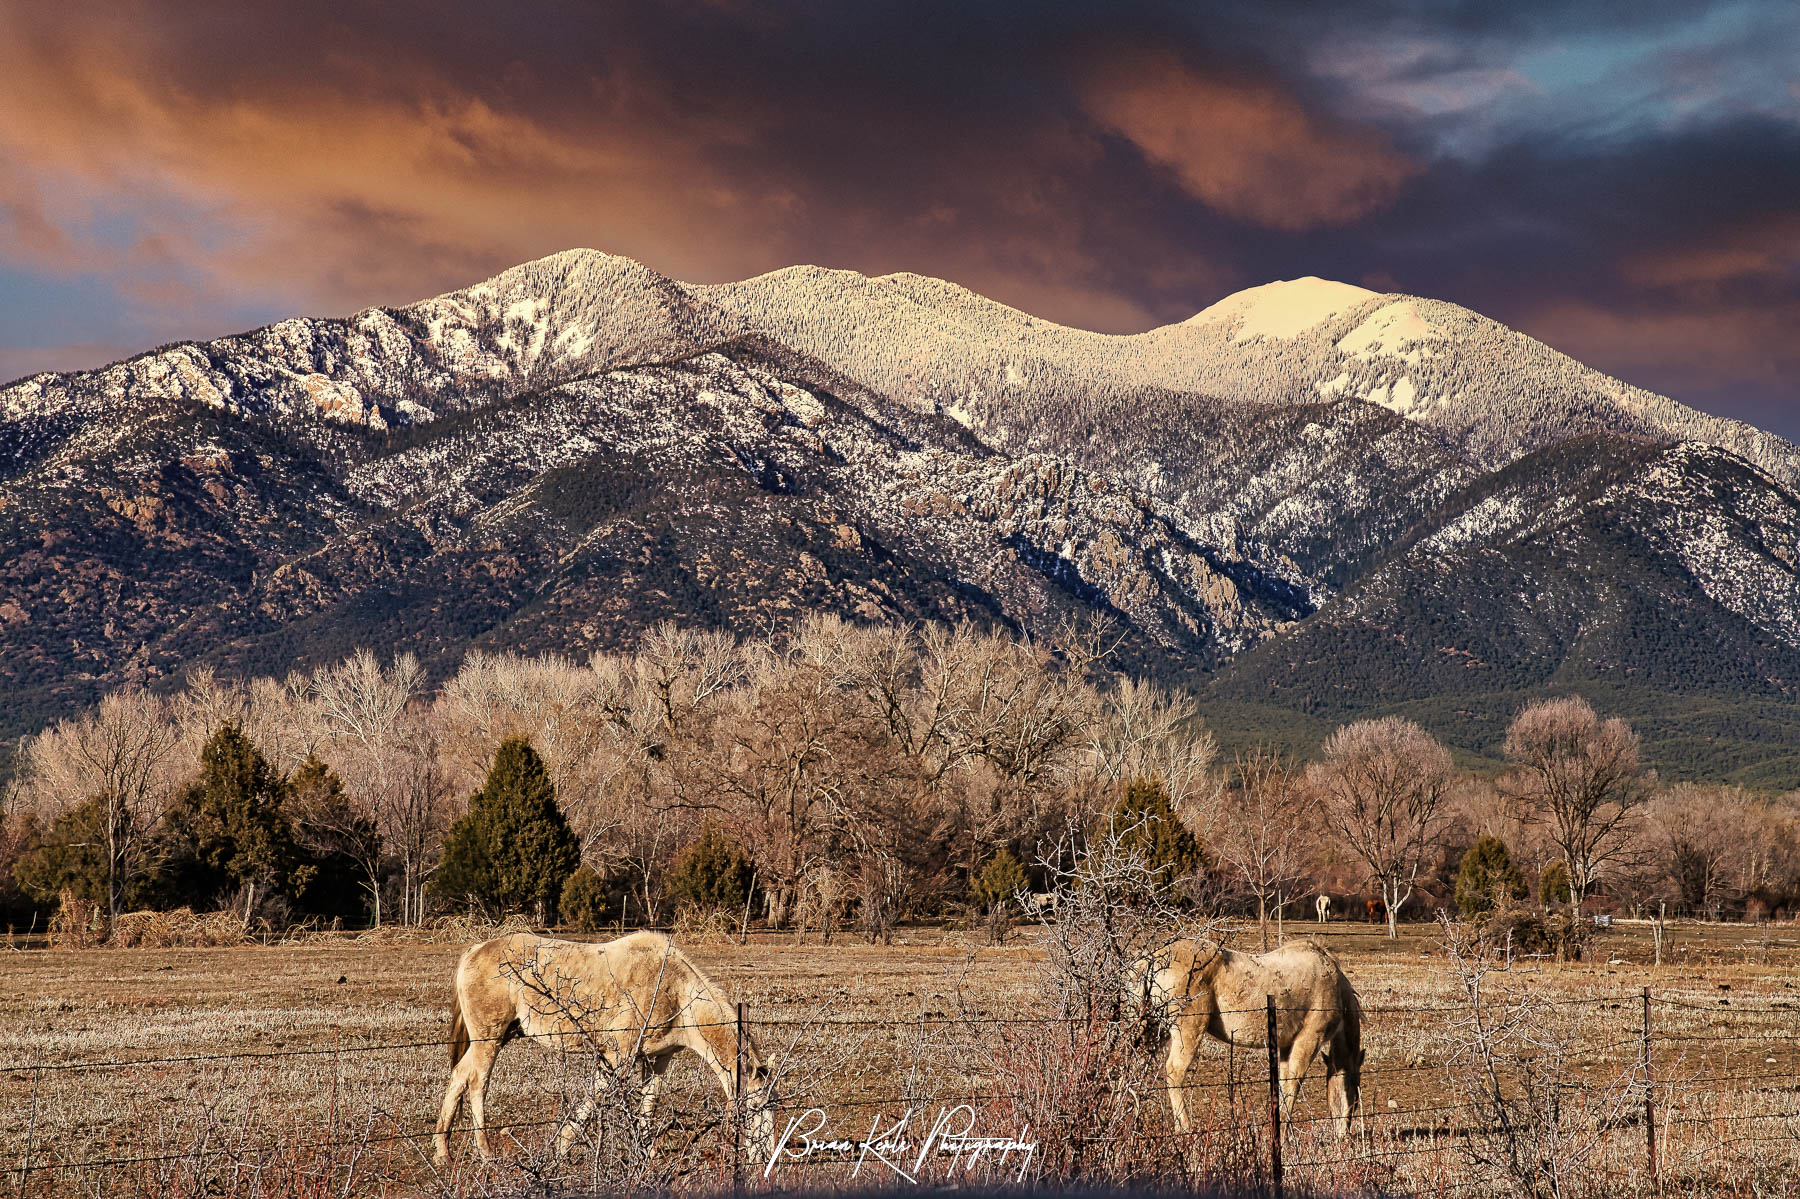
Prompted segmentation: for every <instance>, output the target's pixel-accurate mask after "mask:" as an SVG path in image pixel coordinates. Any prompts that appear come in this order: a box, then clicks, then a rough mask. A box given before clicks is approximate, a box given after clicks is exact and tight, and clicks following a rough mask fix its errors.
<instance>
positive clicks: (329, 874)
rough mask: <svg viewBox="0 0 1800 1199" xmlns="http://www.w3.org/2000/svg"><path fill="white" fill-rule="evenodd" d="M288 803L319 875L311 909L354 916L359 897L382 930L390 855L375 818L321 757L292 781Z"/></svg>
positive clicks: (307, 764)
mask: <svg viewBox="0 0 1800 1199" xmlns="http://www.w3.org/2000/svg"><path fill="white" fill-rule="evenodd" d="M288 800H289V805H288V806H289V807H290V809H291V810H292V812H293V817H294V822H295V825H296V831H297V835H298V836H299V838H300V840H301V843H302V844H303V845H304V846H305V847H306V849H307V850H308V851H309V852H310V853H311V854H312V857H313V863H314V865H316V866H317V867H318V871H319V873H318V875H317V877H315V878H314V879H313V883H312V886H311V887H310V888H308V890H307V907H308V908H309V909H310V910H312V911H314V912H318V913H320V914H322V915H328V916H342V915H349V914H353V913H355V912H356V911H357V910H358V909H359V908H361V907H362V906H363V905H362V904H361V903H360V902H359V901H358V895H357V893H358V892H361V893H362V895H363V896H365V897H366V898H367V900H368V910H369V912H370V914H371V915H372V917H373V920H374V924H375V926H376V927H378V928H379V927H380V926H381V889H382V881H383V866H384V864H385V862H386V855H385V854H384V853H383V852H382V844H381V831H380V830H379V829H378V828H377V827H376V824H375V819H374V817H373V816H371V815H370V814H369V813H368V812H366V811H364V810H363V809H362V808H361V807H360V806H358V805H357V804H356V803H355V802H354V801H353V800H352V799H351V798H350V796H349V795H347V794H345V792H344V783H343V780H342V779H340V778H338V776H337V772H336V771H335V770H333V769H332V768H331V767H330V766H327V765H326V764H325V763H324V762H323V761H322V760H321V759H320V758H319V756H318V755H317V754H308V755H307V758H306V761H304V762H302V763H301V764H300V768H299V769H298V770H296V771H294V773H293V775H292V776H290V777H289V779H288Z"/></svg>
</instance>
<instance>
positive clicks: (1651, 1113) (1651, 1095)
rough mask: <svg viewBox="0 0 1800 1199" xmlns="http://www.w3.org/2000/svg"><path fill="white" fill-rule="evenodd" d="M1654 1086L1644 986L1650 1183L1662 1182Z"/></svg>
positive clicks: (1647, 992) (1646, 1136)
mask: <svg viewBox="0 0 1800 1199" xmlns="http://www.w3.org/2000/svg"><path fill="white" fill-rule="evenodd" d="M1655 1095H1656V1088H1655V1085H1654V1084H1653V1082H1652V1080H1651V1077H1650V988H1649V987H1645V988H1644V1158H1645V1160H1646V1161H1647V1162H1649V1164H1650V1185H1651V1186H1652V1187H1655V1188H1656V1189H1657V1190H1661V1189H1662V1184H1661V1182H1660V1181H1659V1180H1658V1178H1657V1176H1656V1102H1655Z"/></svg>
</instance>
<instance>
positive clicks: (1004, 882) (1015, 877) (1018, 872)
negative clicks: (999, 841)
mask: <svg viewBox="0 0 1800 1199" xmlns="http://www.w3.org/2000/svg"><path fill="white" fill-rule="evenodd" d="M1025 882H1026V879H1025V868H1024V867H1023V866H1021V865H1019V859H1017V858H1015V857H1014V856H1013V854H1012V850H1010V849H1008V848H1006V847H1005V846H1004V845H1002V846H1001V847H1000V850H999V852H998V853H996V854H994V856H993V857H991V858H989V859H988V861H987V865H986V866H983V867H982V868H981V873H980V874H978V875H976V876H975V885H974V886H973V887H971V888H970V890H971V891H973V892H974V894H975V902H977V903H979V904H981V906H982V907H984V908H987V909H988V910H989V911H990V912H991V911H993V910H995V909H996V908H1004V907H1007V906H1010V905H1011V904H1012V903H1013V902H1014V900H1015V899H1016V898H1017V897H1018V894H1019V892H1021V891H1023V890H1024V889H1025Z"/></svg>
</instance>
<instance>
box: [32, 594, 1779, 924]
mask: <svg viewBox="0 0 1800 1199" xmlns="http://www.w3.org/2000/svg"><path fill="white" fill-rule="evenodd" d="M1106 649H1107V647H1106V643H1105V639H1104V636H1103V635H1102V633H1101V632H1100V631H1098V630H1095V629H1088V630H1078V629H1074V628H1070V629H1066V630H1064V631H1063V632H1062V633H1060V634H1058V635H1057V636H1056V637H1054V638H1052V639H1050V640H1048V641H1046V642H1040V643H1032V642H1026V641H1021V640H1017V639H1014V638H1012V637H1010V636H1007V635H1005V634H1004V633H996V632H989V631H983V630H979V629H975V628H973V627H968V626H944V625H928V626H925V627H898V626H869V625H856V624H851V623H848V622H844V621H841V620H838V619H836V618H833V617H826V616H816V617H809V618H806V619H804V620H803V621H801V622H800V623H799V624H798V625H797V626H796V627H795V628H794V629H793V630H791V631H790V632H787V633H783V634H780V635H769V636H764V637H756V638H750V639H747V640H737V639H734V638H732V637H730V636H727V635H725V634H722V633H713V632H699V631H695V630H691V629H683V628H679V627H676V626H674V625H668V624H665V625H662V626H658V627H657V628H655V629H652V630H651V631H649V632H648V633H647V634H645V635H644V637H643V638H642V639H641V641H640V643H639V644H638V645H637V646H636V647H635V648H634V649H633V650H631V651H630V652H622V653H600V654H596V655H594V656H593V657H592V658H591V659H590V660H589V661H587V662H586V663H578V662H576V661H573V660H571V659H568V658H564V657H558V656H554V655H550V656H541V657H523V656H518V655H513V654H492V653H484V652H478V653H473V654H471V655H469V657H468V658H466V659H465V660H464V662H463V663H462V665H461V667H460V669H459V670H458V671H457V672H456V674H454V675H453V676H451V677H450V678H448V679H447V680H445V681H444V682H443V683H442V684H441V685H439V686H435V687H434V686H431V685H430V684H429V683H428V680H427V679H426V676H425V674H424V672H423V671H422V669H421V668H420V666H419V665H418V663H417V662H416V661H415V660H414V659H413V658H411V657H410V656H405V655H402V656H399V657H396V658H393V659H392V660H389V661H383V660H381V659H380V658H378V657H377V656H376V655H375V654H374V653H373V652H371V651H367V650H365V651H361V652H358V653H356V654H353V655H352V656H351V657H349V658H347V659H345V660H344V661H341V662H337V663H333V664H331V665H328V666H324V667H321V668H319V669H317V670H313V671H310V672H295V673H293V674H290V675H289V676H287V677H286V678H279V679H277V678H268V677H261V678H254V679H250V680H247V681H233V680H226V679H222V678H220V677H219V676H218V675H216V674H214V673H212V672H210V671H205V670H202V671H198V672H196V673H194V674H193V675H191V676H190V677H189V678H188V679H187V680H186V685H185V687H183V688H182V689H181V690H179V691H177V692H175V693H173V694H170V695H158V694H155V693H152V692H149V691H144V690H126V691H119V692H116V693H113V694H110V695H108V696H106V697H105V698H104V699H103V700H102V702H101V703H100V704H99V705H98V706H97V707H96V708H95V709H94V710H92V711H89V712H86V713H84V714H82V715H79V716H75V717H70V718H68V719H65V720H63V721H61V722H59V723H57V724H56V725H54V726H52V727H50V728H48V729H46V730H45V731H43V732H42V733H39V734H37V735H36V736H34V737H31V738H29V739H27V740H26V741H25V742H24V743H23V745H22V747H21V749H20V760H19V763H18V769H17V770H16V771H15V776H14V778H13V780H12V782H11V783H10V784H9V787H8V790H7V792H6V796H5V799H6V809H5V812H4V821H3V823H0V828H3V829H4V833H3V835H0V894H3V895H4V897H5V899H6V901H7V904H8V906H9V908H11V909H12V911H13V914H14V922H15V923H20V922H21V920H20V917H21V916H22V914H23V913H25V912H26V911H29V910H31V909H32V908H34V907H35V908H37V909H40V911H41V909H42V908H44V907H46V906H48V905H51V904H53V903H54V902H56V900H57V897H59V896H61V895H64V894H71V895H75V896H79V897H81V898H82V899H84V900H86V901H89V902H92V903H94V904H96V905H98V906H99V908H100V909H101V910H102V911H103V912H105V913H106V914H107V916H108V918H110V919H117V917H118V916H119V914H120V913H122V912H124V911H126V910H130V909H135V908H143V907H153V908H154V907H164V908H166V907H172V906H177V905H183V906H190V907H194V908H196V909H201V910H225V911H231V912H234V913H237V914H239V915H241V917H242V918H243V920H244V921H245V923H246V924H247V925H248V924H249V923H251V922H253V921H258V920H264V921H268V922H270V923H276V924H278V923H282V922H288V921H293V920H297V919H306V918H332V919H337V920H341V921H345V922H351V923H372V924H376V925H380V924H387V923H403V924H417V923H420V922H422V921H424V920H425V919H427V918H428V917H429V916H430V915H431V914H432V913H433V912H439V911H448V910H461V909H470V908H473V909H478V910H481V911H483V912H485V913H487V914H488V915H490V916H499V915H503V914H507V913H520V914H524V915H526V916H527V917H528V918H530V919H533V920H535V921H537V922H539V923H553V922H557V921H559V920H560V921H563V922H565V923H569V924H573V925H575V926H578V927H599V926H600V925H601V923H602V922H610V921H614V920H622V921H625V922H628V923H635V922H651V923H657V922H666V921H668V920H669V919H670V918H671V917H672V916H673V915H674V914H675V913H676V911H677V910H678V909H681V908H688V907H691V908H696V909H699V910H702V911H711V912H724V913H727V914H730V915H731V916H733V917H734V918H735V919H737V920H741V921H743V922H746V923H747V922H749V921H750V920H752V919H755V920H760V921H764V922H767V923H768V924H769V925H771V926H774V927H813V928H821V929H824V930H826V931H827V932H829V931H830V930H831V929H832V928H833V927H835V926H838V925H840V924H842V923H844V922H847V921H850V920H852V919H854V920H857V921H860V923H861V925H862V927H863V929H864V930H865V931H866V932H867V933H869V935H871V936H882V935H885V933H886V932H887V931H888V930H891V928H892V927H893V925H894V923H895V922H896V921H899V920H902V919H907V918H920V917H941V916H965V915H968V914H971V913H974V912H985V913H989V914H999V913H1002V912H1005V911H1007V910H1010V909H1013V908H1016V907H1017V905H1018V904H1019V903H1020V901H1021V897H1022V896H1025V895H1028V894H1029V893H1031V892H1043V891H1048V890H1053V889H1054V887H1055V885H1056V881H1057V878H1058V876H1059V873H1060V872H1062V871H1066V870H1067V869H1069V868H1071V867H1072V866H1073V865H1074V863H1075V861H1076V860H1077V858H1078V857H1079V855H1080V854H1081V853H1082V852H1083V847H1084V845H1085V844H1086V843H1087V841H1088V840H1089V839H1091V838H1092V837H1093V836H1094V835H1095V834H1096V832H1097V831H1100V830H1106V831H1108V832H1111V833H1114V834H1120V835H1123V836H1125V837H1126V838H1127V839H1128V840H1130V841H1131V843H1132V844H1134V845H1136V846H1138V847H1139V850H1140V851H1141V853H1142V855H1143V856H1144V857H1145V858H1146V860H1147V862H1148V863H1149V865H1150V866H1151V867H1152V868H1153V869H1154V870H1156V871H1157V872H1158V873H1159V876H1161V877H1164V878H1165V881H1166V882H1167V884H1168V885H1169V886H1170V887H1172V888H1175V889H1177V890H1179V891H1180V892H1181V894H1182V895H1183V896H1184V897H1185V902H1189V903H1193V904H1200V905H1206V906H1208V907H1210V908H1213V909H1216V910H1222V911H1235V912H1240V913H1247V914H1252V915H1257V916H1260V917H1261V918H1262V919H1263V921H1264V922H1265V927H1266V923H1267V921H1268V920H1270V919H1271V918H1273V919H1277V920H1278V919H1280V918H1281V916H1283V915H1284V914H1290V913H1292V912H1293V911H1294V908H1295V905H1296V903H1297V902H1299V901H1301V900H1307V899H1309V898H1310V897H1311V896H1314V895H1320V894H1323V895H1329V896H1333V897H1335V899H1336V900H1337V901H1338V910H1339V911H1340V912H1341V911H1343V910H1344V907H1345V905H1346V904H1348V905H1349V906H1350V907H1351V908H1352V909H1353V910H1355V909H1358V908H1370V905H1372V909H1370V910H1374V911H1378V912H1380V913H1382V914H1384V916H1385V918H1386V920H1387V922H1388V925H1389V931H1390V933H1391V932H1393V931H1394V927H1395V924H1396V923H1397V922H1398V921H1399V920H1401V919H1404V918H1407V917H1408V916H1409V915H1420V914H1425V913H1428V912H1430V911H1431V910H1433V909H1434V908H1437V907H1447V906H1459V907H1461V908H1462V909H1463V910H1464V911H1466V912H1468V913H1469V914H1475V913H1478V912H1481V911H1483V910H1485V909H1489V908H1494V907H1496V906H1498V907H1501V908H1507V907H1516V906H1519V905H1531V904H1533V903H1548V904H1550V905H1552V906H1557V905H1560V906H1562V907H1565V908H1568V909H1572V910H1580V909H1584V908H1585V909H1592V908H1595V907H1597V906H1609V907H1611V908H1614V909H1641V908H1642V907H1643V906H1644V905H1647V904H1657V905H1665V904H1666V905H1668V906H1670V907H1673V908H1676V909H1677V910H1683V911H1688V912H1697V913H1700V914H1714V915H1717V914H1722V913H1723V912H1725V911H1732V912H1735V913H1739V914H1745V913H1747V914H1749V915H1758V914H1764V915H1770V916H1785V915H1787V914H1788V913H1789V912H1791V911H1792V910H1794V908H1795V906H1796V902H1797V901H1800V803H1797V802H1796V798H1795V797H1794V796H1792V795H1788V796H1766V795H1757V794H1753V793H1750V792H1746V791H1744V790H1742V789H1740V788H1732V787H1719V786H1705V785H1699V784H1692V783H1682V784H1677V785H1673V786H1667V785H1664V784H1662V783H1661V782H1660V781H1659V780H1658V779H1657V777H1656V776H1655V774H1654V773H1653V772H1652V771H1650V770H1648V769H1646V767H1645V766H1644V764H1643V762H1642V760H1641V754H1640V750H1639V746H1638V740H1637V737H1636V735H1635V734H1634V733H1633V732H1632V731H1631V729H1630V728H1629V727H1628V726H1627V725H1626V724H1625V723H1624V722H1623V721H1621V720H1618V719H1616V718H1607V717H1605V716H1603V715H1601V714H1598V713H1596V712H1595V711H1594V710H1593V708H1592V707H1591V706H1589V705H1588V704H1587V703H1586V702H1584V701H1582V700H1580V699H1575V698H1546V699H1542V700H1539V701H1536V702H1533V703H1530V704H1528V705H1526V706H1525V707H1524V709H1523V710H1522V711H1521V712H1519V714H1518V715H1517V717H1516V718H1515V719H1514V721H1513V722H1512V725H1511V728H1510V729H1509V731H1508V733H1507V736H1506V740H1505V745H1504V753H1505V759H1506V762H1507V763H1508V765H1507V769H1506V770H1505V771H1504V772H1503V773H1501V774H1499V775H1498V776H1497V777H1492V778H1488V777H1478V776H1473V775H1469V774H1466V773H1463V772H1460V771H1459V770H1457V768H1456V767H1455V764H1454V762H1453V759H1452V757H1451V755H1450V753H1449V751H1448V750H1447V749H1446V748H1445V747H1444V746H1443V745H1442V744H1441V743H1439V742H1438V741H1437V739H1436V738H1434V737H1433V736H1432V735H1431V734H1430V733H1429V732H1427V731H1426V730H1425V729H1423V728H1421V727H1420V726H1419V725H1417V724H1415V723H1412V722H1410V721H1407V720H1403V719H1401V718H1398V717H1384V718H1380V719H1373V720H1362V721H1356V722H1353V723H1350V724H1346V725H1344V726H1343V727H1341V728H1339V729H1338V730H1337V731H1336V732H1335V733H1333V734H1332V735H1331V736H1330V737H1329V738H1328V739H1327V740H1326V741H1325V743H1324V745H1323V746H1322V747H1321V749H1320V750H1319V752H1318V753H1317V754H1316V755H1315V757H1314V758H1313V760H1311V761H1307V762H1301V761H1297V760H1294V759H1291V758H1288V757H1286V756H1284V755H1282V754H1281V753H1278V752H1276V751H1274V750H1271V749H1255V750H1250V751H1246V752H1242V753H1239V754H1237V755H1236V756H1235V757H1234V758H1233V759H1232V760H1230V761H1224V760H1221V758H1220V755H1219V753H1218V752H1217V749H1216V746H1215V743H1214V741H1213V739H1212V737H1211V735H1210V734H1209V733H1208V732H1207V730H1206V727H1205V722H1204V720H1203V718H1202V714H1201V713H1200V712H1199V711H1198V710H1197V706H1196V703H1195V701H1194V700H1193V698H1192V697H1191V696H1189V695H1187V694H1185V693H1183V692H1181V691H1179V690H1175V689H1171V688H1168V687H1165V686H1163V685H1161V684H1158V683H1155V682H1149V681H1145V680H1142V679H1137V678H1133V677H1130V676H1128V675H1124V674H1121V673H1118V672H1116V671H1114V670H1113V669H1112V668H1111V666H1110V664H1109V657H1108V654H1107V652H1106ZM1310 908H1311V904H1310V902H1308V904H1307V910H1308V914H1310Z"/></svg>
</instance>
